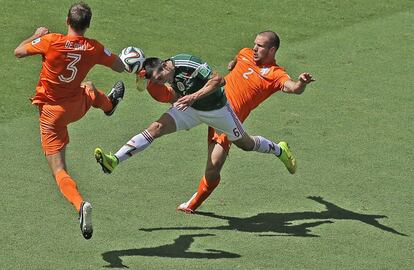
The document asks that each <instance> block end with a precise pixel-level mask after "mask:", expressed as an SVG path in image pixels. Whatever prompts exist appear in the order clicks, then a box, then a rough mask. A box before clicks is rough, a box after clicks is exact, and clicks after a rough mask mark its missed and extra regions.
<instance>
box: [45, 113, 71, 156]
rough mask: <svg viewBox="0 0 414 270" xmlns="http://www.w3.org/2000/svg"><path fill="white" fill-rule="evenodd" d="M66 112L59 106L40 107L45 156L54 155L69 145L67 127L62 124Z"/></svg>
mask: <svg viewBox="0 0 414 270" xmlns="http://www.w3.org/2000/svg"><path fill="white" fill-rule="evenodd" d="M63 114H64V110H63V109H62V108H61V107H59V106H51V105H43V106H40V107H39V126H40V138H41V143H42V148H43V152H44V153H45V155H47V156H48V155H54V154H56V153H58V152H59V151H61V150H62V149H64V147H65V146H66V145H67V144H68V143H69V134H68V129H67V125H65V124H64V123H62V122H63V121H61V119H62V115H63Z"/></svg>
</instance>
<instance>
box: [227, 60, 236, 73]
mask: <svg viewBox="0 0 414 270" xmlns="http://www.w3.org/2000/svg"><path fill="white" fill-rule="evenodd" d="M236 63H237V62H236V61H235V60H231V61H230V62H229V64H228V65H227V69H228V70H229V71H232V70H233V68H234V66H235V65H236Z"/></svg>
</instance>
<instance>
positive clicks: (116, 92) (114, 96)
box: [105, 81, 125, 116]
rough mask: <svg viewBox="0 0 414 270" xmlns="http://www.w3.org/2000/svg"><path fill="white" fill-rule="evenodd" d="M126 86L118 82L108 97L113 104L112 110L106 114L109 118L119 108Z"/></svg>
mask: <svg viewBox="0 0 414 270" xmlns="http://www.w3.org/2000/svg"><path fill="white" fill-rule="evenodd" d="M124 93H125V85H124V83H123V82H122V81H117V82H116V83H115V84H114V86H113V87H112V89H111V91H110V92H109V94H108V95H107V96H108V98H109V100H110V101H111V102H112V110H110V111H108V112H105V114H106V115H107V116H111V115H112V114H113V113H114V112H115V110H116V107H117V106H118V104H119V102H121V100H122V99H123V98H124Z"/></svg>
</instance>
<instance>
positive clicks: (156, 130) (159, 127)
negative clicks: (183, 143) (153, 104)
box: [147, 122, 165, 138]
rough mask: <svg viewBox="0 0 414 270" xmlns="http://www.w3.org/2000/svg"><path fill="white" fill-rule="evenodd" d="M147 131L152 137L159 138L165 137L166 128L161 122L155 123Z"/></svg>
mask: <svg viewBox="0 0 414 270" xmlns="http://www.w3.org/2000/svg"><path fill="white" fill-rule="evenodd" d="M147 130H148V132H149V133H150V134H151V135H152V137H154V138H158V137H161V136H162V135H164V131H165V126H164V125H163V124H161V123H159V122H154V123H152V124H151V125H150V126H149V127H148V128H147Z"/></svg>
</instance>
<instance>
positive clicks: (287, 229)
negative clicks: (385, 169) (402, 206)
mask: <svg viewBox="0 0 414 270" xmlns="http://www.w3.org/2000/svg"><path fill="white" fill-rule="evenodd" d="M307 198H308V199H311V200H313V201H315V202H318V203H320V204H323V205H324V206H325V207H326V211H321V212H309V211H306V212H293V213H261V214H258V215H256V216H252V217H247V218H238V217H230V216H222V215H216V214H214V213H209V212H197V214H198V215H203V216H208V217H212V218H217V219H222V220H226V221H228V225H224V226H217V227H170V228H168V227H167V228H148V229H140V230H142V231H146V232H152V231H159V230H207V229H208V230H237V231H242V232H251V233H262V234H260V236H300V237H319V236H318V235H316V234H313V233H312V231H311V228H313V227H316V226H319V225H321V224H327V223H334V222H333V220H355V221H360V222H363V223H365V224H368V225H371V226H374V227H376V228H378V229H381V230H384V231H387V232H391V233H394V234H398V235H402V236H407V235H406V234H403V233H400V232H398V231H396V230H394V229H393V228H391V227H388V226H385V225H383V224H381V223H379V221H378V219H381V218H386V217H387V216H383V215H366V214H360V213H356V212H353V211H350V210H346V209H343V208H341V207H339V206H337V205H335V204H333V203H331V202H328V201H326V200H324V199H323V198H322V197H318V196H309V197H307ZM304 220H319V221H312V222H303V221H304ZM301 221H302V222H303V223H300V224H294V223H293V222H295V223H298V222H301ZM263 233H270V234H263Z"/></svg>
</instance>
